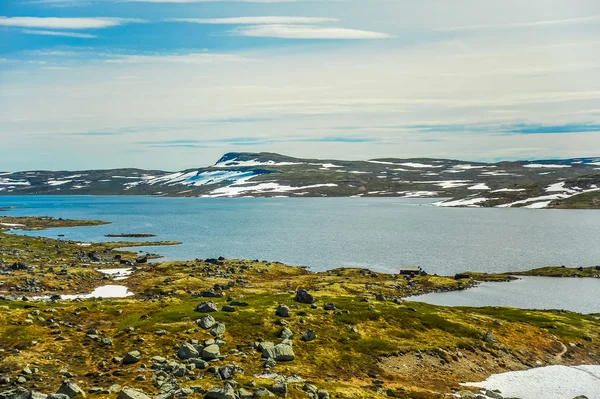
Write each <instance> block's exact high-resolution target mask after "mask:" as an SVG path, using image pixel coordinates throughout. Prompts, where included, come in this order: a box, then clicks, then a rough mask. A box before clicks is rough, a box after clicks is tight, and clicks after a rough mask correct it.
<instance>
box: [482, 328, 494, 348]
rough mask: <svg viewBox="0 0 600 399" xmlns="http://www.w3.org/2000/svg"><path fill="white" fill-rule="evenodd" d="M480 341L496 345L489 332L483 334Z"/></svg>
mask: <svg viewBox="0 0 600 399" xmlns="http://www.w3.org/2000/svg"><path fill="white" fill-rule="evenodd" d="M481 339H482V340H483V341H484V342H486V343H488V344H490V345H493V344H494V343H496V338H495V337H494V334H492V331H491V330H488V331H487V332H486V333H485V334H483V337H482V338H481Z"/></svg>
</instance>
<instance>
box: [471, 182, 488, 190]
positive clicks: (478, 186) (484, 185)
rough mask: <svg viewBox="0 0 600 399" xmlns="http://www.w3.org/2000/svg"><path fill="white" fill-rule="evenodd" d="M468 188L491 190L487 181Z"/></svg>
mask: <svg viewBox="0 0 600 399" xmlns="http://www.w3.org/2000/svg"><path fill="white" fill-rule="evenodd" d="M468 189H469V190H489V189H490V188H489V187H488V185H487V184H485V183H479V184H476V185H474V186H471V187H469V188H468Z"/></svg>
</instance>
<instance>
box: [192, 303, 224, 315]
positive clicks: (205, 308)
mask: <svg viewBox="0 0 600 399" xmlns="http://www.w3.org/2000/svg"><path fill="white" fill-rule="evenodd" d="M218 310H219V308H218V307H217V304H216V303H214V302H202V303H201V304H200V305H198V306H196V312H202V313H210V312H216V311H218Z"/></svg>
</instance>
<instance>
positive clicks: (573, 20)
mask: <svg viewBox="0 0 600 399" xmlns="http://www.w3.org/2000/svg"><path fill="white" fill-rule="evenodd" d="M598 21H600V15H592V16H589V17H580V18H566V19H554V20H546V21H533V22H519V23H507V24H483V25H467V26H457V27H453V28H444V29H436V30H437V31H441V32H456V31H471V30H484V29H515V28H536V27H543V26H555V25H575V24H590V23H595V22H598Z"/></svg>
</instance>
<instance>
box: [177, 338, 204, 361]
mask: <svg viewBox="0 0 600 399" xmlns="http://www.w3.org/2000/svg"><path fill="white" fill-rule="evenodd" d="M177 356H178V357H179V358H180V359H183V360H186V359H191V358H193V357H198V356H200V353H199V352H198V351H197V350H196V348H194V346H193V345H192V344H190V343H187V342H184V343H183V344H182V345H181V346H180V347H179V349H178V350H177Z"/></svg>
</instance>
